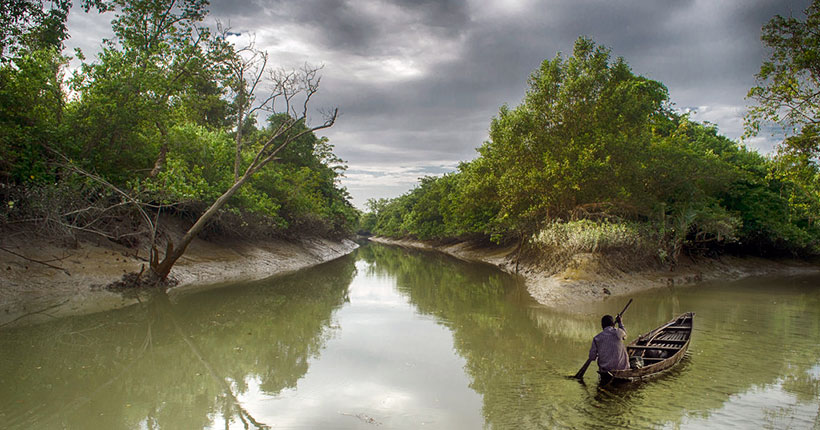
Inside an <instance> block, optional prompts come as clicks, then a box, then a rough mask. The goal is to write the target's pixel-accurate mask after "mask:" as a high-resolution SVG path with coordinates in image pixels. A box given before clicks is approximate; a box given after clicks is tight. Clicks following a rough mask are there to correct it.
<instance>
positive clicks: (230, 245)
mask: <svg viewBox="0 0 820 430" xmlns="http://www.w3.org/2000/svg"><path fill="white" fill-rule="evenodd" d="M73 245H74V246H70V247H69V246H61V245H60V244H55V243H53V241H51V240H48V239H46V238H42V237H36V236H31V235H19V236H16V237H14V236H10V237H7V238H5V239H4V241H3V249H4V250H3V251H0V285H1V287H0V327H7V326H12V325H18V324H29V323H35V322H38V321H43V320H46V319H51V318H58V317H63V316H69V315H80V314H86V313H92V312H99V311H105V310H110V309H116V308H120V307H125V306H129V305H132V304H134V303H137V302H138V301H139V298H138V297H137V296H136V295H131V296H132V297H126V296H124V295H123V294H119V293H114V292H111V291H108V290H107V289H105V288H104V287H105V285H108V284H110V283H111V282H113V281H116V280H118V279H120V278H121V277H122V275H123V274H126V273H129V272H134V271H139V270H140V268H141V267H142V266H143V265H144V266H145V267H146V268H147V266H148V263H147V260H146V257H147V251H146V250H144V249H135V248H128V247H125V246H121V245H117V244H115V243H113V242H110V241H104V242H101V241H90V240H85V241H82V240H81V241H78V242H77V243H76V244H73ZM357 247H358V245H357V244H356V243H355V242H353V241H351V240H346V239H345V240H342V241H331V240H328V239H320V238H308V239H300V240H296V241H287V240H282V239H265V240H255V241H248V240H239V239H225V238H220V239H218V240H217V239H213V240H202V239H196V240H194V241H193V242H192V243H191V245H190V246H189V248H188V250H187V251H186V253H185V255H183V257H182V258H181V259H180V260H179V261H178V262H177V264H176V265H175V266H174V268H173V270H172V271H171V275H172V276H173V277H175V278H176V279H177V280H178V281H179V283H178V285H177V286H175V287H174V288H172V289H171V291H170V292H188V291H192V290H196V289H200V288H208V287H214V286H218V284H222V283H228V282H238V281H248V280H256V279H263V278H267V277H270V276H274V275H280V274H284V273H288V272H293V271H296V270H299V269H303V268H306V267H310V266H314V265H317V264H320V263H324V262H326V261H330V260H333V259H336V258H339V257H341V256H343V255H346V254H349V253H350V252H352V251H353V250H354V249H356V248H357ZM15 254H16V255H15ZM146 270H147V269H146Z"/></svg>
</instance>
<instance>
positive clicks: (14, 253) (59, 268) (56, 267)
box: [0, 246, 71, 276]
mask: <svg viewBox="0 0 820 430" xmlns="http://www.w3.org/2000/svg"><path fill="white" fill-rule="evenodd" d="M0 251H6V252H8V253H9V254H11V255H15V256H17V257H20V258H22V259H24V260H28V261H31V262H32V263H38V264H42V265H44V266H48V267H50V268H52V269H55V270H62V271H63V273H65V274H66V275H68V276H71V273H68V270H66V269H64V268H62V267H59V266H55V265H53V264H48V263H46V262H45V261H41V260H35V259H33V258H28V257H26V256H25V255H22V254H18V253H16V252H14V251H12V250H10V249H6V248H3V247H2V246H0Z"/></svg>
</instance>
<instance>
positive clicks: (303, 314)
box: [0, 258, 355, 429]
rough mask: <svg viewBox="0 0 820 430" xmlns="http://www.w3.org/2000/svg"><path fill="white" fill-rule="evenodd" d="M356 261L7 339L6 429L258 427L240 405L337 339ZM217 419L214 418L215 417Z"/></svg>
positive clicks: (275, 389) (290, 377)
mask: <svg viewBox="0 0 820 430" xmlns="http://www.w3.org/2000/svg"><path fill="white" fill-rule="evenodd" d="M354 267H355V266H354V265H353V264H352V259H350V258H347V259H341V260H337V261H335V262H333V263H331V264H330V265H328V266H327V267H326V269H327V270H321V271H305V272H300V273H298V274H296V275H293V276H288V277H285V278H279V279H276V280H273V281H262V282H257V283H253V284H249V285H245V286H241V287H240V286H237V287H233V288H231V289H223V290H214V291H210V292H208V293H207V294H196V295H190V296H186V297H181V298H178V300H177V302H176V303H174V304H171V303H170V302H169V300H168V298H167V297H159V298H157V299H156V300H152V301H151V302H150V303H149V304H147V305H143V306H139V307H131V308H128V309H124V310H119V311H114V312H109V313H104V314H96V315H91V316H84V317H78V318H69V319H64V320H60V321H57V322H54V323H50V324H43V325H40V326H35V327H28V328H21V329H16V330H11V331H6V332H2V334H0V343H1V344H2V346H0V351H2V352H0V363H1V364H2V366H1V367H0V369H2V370H0V419H2V421H3V424H4V426H6V428H35V427H37V428H82V429H86V428H100V429H103V428H106V429H116V428H167V429H176V428H204V427H208V426H210V425H211V424H212V422H213V421H214V420H216V419H219V420H221V421H225V422H227V423H232V422H233V423H237V424H239V425H241V426H243V427H244V424H246V423H247V424H249V425H251V427H254V425H253V422H254V421H255V419H254V418H253V416H252V415H250V414H248V413H247V412H246V411H243V410H242V408H241V407H240V406H238V404H237V402H236V400H235V396H241V395H242V394H243V393H245V392H246V391H247V390H248V381H251V380H253V381H257V383H258V387H259V389H260V390H261V391H262V392H264V393H266V394H276V393H279V392H281V391H282V390H283V389H287V388H292V387H294V386H295V385H296V381H297V380H298V379H299V378H301V377H302V376H303V375H304V374H305V372H306V371H307V363H308V361H309V360H310V358H312V357H315V356H316V355H317V354H318V353H319V351H320V350H321V348H322V346H323V344H324V343H325V342H326V341H327V339H328V338H329V337H330V336H331V335H332V332H333V329H332V327H331V325H330V320H331V315H332V313H333V311H334V310H335V309H337V308H338V307H340V306H341V305H342V304H343V303H344V302H345V298H346V297H347V294H348V291H347V287H348V285H349V284H350V280H351V279H352V277H353V275H354ZM217 417H218V418H217Z"/></svg>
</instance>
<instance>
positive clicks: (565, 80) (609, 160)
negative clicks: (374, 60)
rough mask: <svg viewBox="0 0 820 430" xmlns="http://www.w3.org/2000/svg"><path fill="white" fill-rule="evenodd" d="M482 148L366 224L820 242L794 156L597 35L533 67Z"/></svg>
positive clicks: (758, 243) (431, 232)
mask: <svg viewBox="0 0 820 430" xmlns="http://www.w3.org/2000/svg"><path fill="white" fill-rule="evenodd" d="M478 153H479V155H478V157H477V158H475V159H474V160H472V161H469V162H465V163H462V164H461V165H460V166H459V169H458V171H457V172H455V173H451V174H448V175H444V176H442V177H438V178H432V177H430V178H423V179H422V180H421V182H420V183H419V185H418V186H417V187H416V188H415V189H413V190H411V191H410V192H408V193H407V194H405V195H403V196H400V197H398V198H395V199H392V200H389V201H380V202H374V203H378V204H377V205H374V207H371V213H369V214H366V217H367V218H364V219H365V220H366V221H367V224H366V227H367V230H369V231H370V232H372V233H374V234H379V235H385V236H393V237H413V238H417V239H424V240H426V239H436V240H444V239H451V238H473V239H483V240H493V241H496V242H506V241H511V240H516V241H525V242H526V241H530V242H532V241H537V237H539V234H540V235H541V237H543V234H546V233H544V232H549V231H556V230H555V228H556V227H555V223H556V222H573V221H576V220H592V221H594V222H599V223H605V224H608V223H634V222H637V223H640V224H642V225H644V226H646V227H640V228H633V227H628V228H627V227H625V228H613V229H608V228H603V230H601V231H613V232H629V234H636V235H641V236H643V237H644V239H646V240H647V241H649V242H652V243H654V244H655V245H652V246H650V247H648V248H652V247H654V252H655V253H656V254H657V256H658V257H659V258H660V259H661V260H666V261H670V260H671V261H674V260H675V259H676V258H677V255H679V254H680V252H681V251H682V250H683V249H690V250H691V249H703V250H714V249H726V248H734V249H740V248H743V249H746V250H754V252H758V253H814V252H817V251H818V239H820V229H818V226H817V224H816V222H815V219H816V216H815V215H813V214H812V212H811V211H810V210H809V209H808V207H809V206H811V207H812V208H815V207H816V206H813V204H812V203H810V201H811V198H810V196H809V195H808V194H806V193H805V192H804V191H805V190H802V188H801V186H802V185H801V182H800V181H798V180H796V178H795V177H794V175H795V174H796V173H794V171H793V170H791V169H783V168H782V167H783V166H784V164H788V163H792V164H793V163H798V162H799V161H798V160H797V159H787V158H783V157H780V158H776V159H774V160H773V159H769V158H766V157H763V156H761V155H760V154H758V153H757V152H754V151H750V150H748V149H747V148H745V147H744V146H742V145H739V144H738V143H735V142H733V141H731V140H730V139H728V138H726V137H724V136H721V135H720V134H719V133H718V130H717V128H716V127H714V126H712V125H709V124H700V123H697V122H693V121H691V120H690V119H689V118H688V116H687V115H683V114H680V113H676V112H675V111H674V110H673V109H671V107H670V100H669V96H668V92H667V90H666V87H665V86H664V85H663V84H661V83H660V82H657V81H653V80H651V79H647V78H645V77H642V76H640V75H636V74H635V73H633V72H632V70H631V69H630V68H629V66H628V65H627V63H626V61H625V60H624V59H622V58H616V59H613V58H612V57H611V53H610V51H609V49H607V48H605V47H602V46H598V45H596V44H595V43H594V42H593V41H591V40H590V39H588V38H584V37H582V38H579V39H578V40H577V41H576V43H575V46H574V49H573V52H572V55H571V56H568V57H564V56H563V55H561V54H559V55H558V56H556V57H555V58H553V59H551V60H545V61H544V62H543V63H542V65H541V67H540V68H539V69H538V70H536V71H535V72H533V74H532V75H531V76H530V79H529V89H528V90H527V94H526V96H525V98H524V100H523V101H522V103H521V104H520V105H518V106H516V107H514V108H510V107H507V106H502V107H501V109H500V110H499V113H498V115H497V116H496V117H495V118H494V119H493V120H492V122H491V124H490V140H489V141H487V142H485V143H484V144H483V145H482V146H481V147H479V148H478ZM786 172H791V173H786ZM789 190H794V191H795V193H793V194H792V195H791V197H789V193H790V192H789ZM784 191H787V192H784ZM801 193H802V194H801ZM363 225H364V224H363ZM584 225H586V224H584ZM585 228H587V227H585ZM550 234H551V233H550ZM562 234H563V233H562ZM618 234H620V233H618ZM619 241H620V239H618V240H615V242H618V243H620V242H619Z"/></svg>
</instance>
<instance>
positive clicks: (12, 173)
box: [0, 48, 65, 183]
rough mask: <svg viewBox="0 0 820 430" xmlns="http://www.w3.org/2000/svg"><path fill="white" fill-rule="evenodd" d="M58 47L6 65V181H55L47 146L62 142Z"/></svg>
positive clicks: (0, 154)
mask: <svg viewBox="0 0 820 430" xmlns="http://www.w3.org/2000/svg"><path fill="white" fill-rule="evenodd" d="M64 61H65V59H64V58H63V57H61V56H60V55H59V53H57V51H56V50H55V49H53V48H47V49H40V50H36V51H32V52H25V53H22V54H21V55H20V56H18V57H16V58H14V59H13V61H11V62H10V63H3V64H0V130H2V133H0V180H2V181H4V182H8V181H11V182H16V183H19V182H21V181H29V180H31V181H38V182H41V181H50V180H51V179H52V178H51V172H50V169H49V168H48V166H47V165H46V161H47V150H46V146H47V145H51V144H53V143H54V141H55V140H59V138H60V122H61V119H62V115H63V104H64V94H63V90H62V86H61V84H60V71H59V70H60V67H61V66H62V64H63V62H64Z"/></svg>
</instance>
